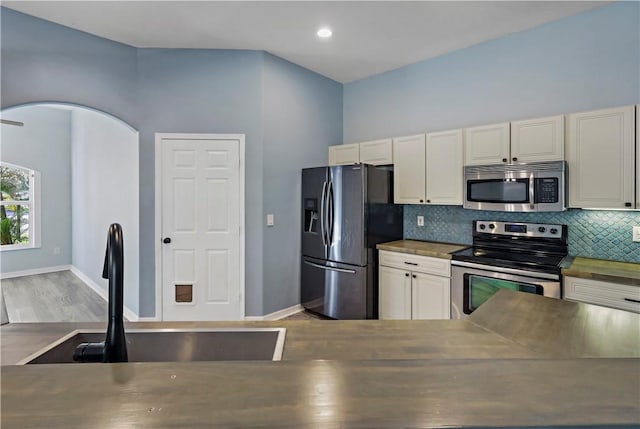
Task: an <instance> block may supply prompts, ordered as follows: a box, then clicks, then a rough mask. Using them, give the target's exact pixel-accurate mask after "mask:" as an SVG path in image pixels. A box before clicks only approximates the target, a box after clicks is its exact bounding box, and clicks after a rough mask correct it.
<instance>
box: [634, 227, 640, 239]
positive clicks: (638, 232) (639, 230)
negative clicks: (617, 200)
mask: <svg viewBox="0 0 640 429" xmlns="http://www.w3.org/2000/svg"><path fill="white" fill-rule="evenodd" d="M633 241H640V226H634V227H633Z"/></svg>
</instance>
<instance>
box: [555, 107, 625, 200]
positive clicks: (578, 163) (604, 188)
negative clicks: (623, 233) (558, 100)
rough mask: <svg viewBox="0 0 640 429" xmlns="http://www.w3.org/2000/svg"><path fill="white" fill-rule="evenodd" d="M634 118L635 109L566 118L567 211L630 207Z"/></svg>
mask: <svg viewBox="0 0 640 429" xmlns="http://www.w3.org/2000/svg"><path fill="white" fill-rule="evenodd" d="M634 116H635V106H627V107H621V108H616V109H606V110H597V111H593V112H582V113H574V114H571V115H568V117H567V122H568V127H567V147H566V151H567V163H568V168H569V172H568V176H569V207H576V208H629V207H633V206H634V204H635V202H634V199H635V183H634V182H635V173H634V164H635V156H636V155H635V143H634V126H635V124H634V122H635V118H634Z"/></svg>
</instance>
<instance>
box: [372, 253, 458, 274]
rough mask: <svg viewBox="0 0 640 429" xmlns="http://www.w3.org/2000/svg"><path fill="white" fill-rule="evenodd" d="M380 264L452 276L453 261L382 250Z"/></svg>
mask: <svg viewBox="0 0 640 429" xmlns="http://www.w3.org/2000/svg"><path fill="white" fill-rule="evenodd" d="M380 265H381V266H385V267H394V268H400V269H403V270H410V271H416V272H420V273H426V274H435V275H437V276H443V277H451V261H449V260H448V259H440V258H431V257H428V256H418V255H411V254H408V253H401V252H389V251H386V250H381V251H380Z"/></svg>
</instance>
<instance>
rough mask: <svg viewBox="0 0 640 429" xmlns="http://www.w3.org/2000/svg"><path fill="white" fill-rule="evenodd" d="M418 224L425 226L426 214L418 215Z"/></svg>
mask: <svg viewBox="0 0 640 429" xmlns="http://www.w3.org/2000/svg"><path fill="white" fill-rule="evenodd" d="M418 226H424V216H418Z"/></svg>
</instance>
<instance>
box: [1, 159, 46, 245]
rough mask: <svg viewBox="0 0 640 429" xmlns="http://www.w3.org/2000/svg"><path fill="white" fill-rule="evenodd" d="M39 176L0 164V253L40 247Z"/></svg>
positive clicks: (23, 169)
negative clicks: (1, 251)
mask: <svg viewBox="0 0 640 429" xmlns="http://www.w3.org/2000/svg"><path fill="white" fill-rule="evenodd" d="M39 187H40V173H38V172H37V171H35V170H30V169H28V168H24V167H19V166H17V165H11V164H7V163H4V162H3V163H0V191H1V192H0V250H17V249H28V248H33V247H40V223H39V221H40V216H39V210H40V207H39V204H38V202H39V201H38V199H39Z"/></svg>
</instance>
